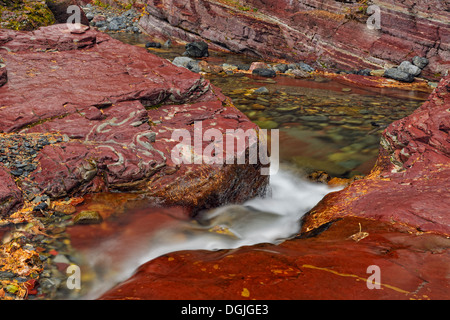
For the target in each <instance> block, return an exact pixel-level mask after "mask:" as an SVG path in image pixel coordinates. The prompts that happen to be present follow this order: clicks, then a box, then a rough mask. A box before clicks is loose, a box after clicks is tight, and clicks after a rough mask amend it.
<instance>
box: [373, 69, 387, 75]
mask: <svg viewBox="0 0 450 320" xmlns="http://www.w3.org/2000/svg"><path fill="white" fill-rule="evenodd" d="M385 72H386V71H385V70H384V69H377V70H372V71H370V75H371V76H374V77H384V74H385Z"/></svg>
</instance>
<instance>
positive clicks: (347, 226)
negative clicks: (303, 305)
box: [100, 218, 450, 312]
mask: <svg viewBox="0 0 450 320" xmlns="http://www.w3.org/2000/svg"><path fill="white" fill-rule="evenodd" d="M360 228H361V230H362V232H364V234H363V236H360V237H359V238H358V237H357V236H358V235H359V234H360ZM362 232H361V233H362ZM449 247H450V241H449V239H447V238H445V237H442V236H438V235H432V234H422V235H412V234H408V233H405V232H403V231H401V230H399V229H396V228H394V227H392V225H390V224H386V223H382V222H377V221H372V220H365V219H358V218H344V219H342V220H340V221H337V222H335V223H333V224H331V226H328V230H326V231H324V232H323V233H321V234H320V235H318V236H313V237H311V238H303V239H300V238H298V239H291V240H289V241H286V242H284V243H282V244H280V245H270V244H260V245H256V246H251V247H242V248H239V249H235V250H220V251H216V252H211V251H180V252H175V253H171V254H166V255H163V256H161V257H159V258H157V259H155V260H152V261H150V262H148V263H146V264H144V265H143V266H141V267H140V268H139V269H138V270H137V272H136V274H135V275H134V276H133V277H132V278H130V279H129V280H127V281H126V282H124V283H122V284H120V285H118V286H117V287H115V288H113V289H112V290H110V291H109V292H106V293H105V294H103V295H102V296H101V297H100V299H103V300H114V299H124V300H126V299H133V300H134V299H168V300H186V299H188V300H190V299H193V300H197V299H198V300H203V299H207V300H211V299H217V300H251V299H256V300H287V299H294V300H302V299H307V300H318V299H352V300H354V299H385V300H388V299H395V300H404V299H405V300H407V299H448V298H449V297H450V293H449V292H450V291H449V289H450V283H449V281H448V274H449V272H450V269H449V262H450V255H449ZM374 270H377V271H374ZM378 271H379V273H378V276H379V277H378V278H377V277H376V273H375V272H378ZM368 282H369V285H368ZM372 285H374V286H375V287H374V286H372ZM180 312H181V310H180Z"/></svg>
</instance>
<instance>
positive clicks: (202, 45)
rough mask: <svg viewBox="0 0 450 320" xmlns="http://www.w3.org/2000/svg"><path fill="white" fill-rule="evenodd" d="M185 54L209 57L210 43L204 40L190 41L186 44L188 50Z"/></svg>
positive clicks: (194, 56) (193, 56)
mask: <svg viewBox="0 0 450 320" xmlns="http://www.w3.org/2000/svg"><path fill="white" fill-rule="evenodd" d="M183 55H184V56H188V57H192V58H204V57H209V52H208V44H207V43H206V42H204V41H197V42H191V43H188V44H186V51H185V52H184V53H183Z"/></svg>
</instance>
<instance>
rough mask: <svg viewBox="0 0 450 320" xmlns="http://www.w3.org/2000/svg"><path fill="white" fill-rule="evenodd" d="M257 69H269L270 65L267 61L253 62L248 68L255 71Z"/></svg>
mask: <svg viewBox="0 0 450 320" xmlns="http://www.w3.org/2000/svg"><path fill="white" fill-rule="evenodd" d="M255 69H269V66H268V65H267V64H266V63H265V62H252V64H251V65H250V68H249V69H248V70H249V71H252V72H253V70H255Z"/></svg>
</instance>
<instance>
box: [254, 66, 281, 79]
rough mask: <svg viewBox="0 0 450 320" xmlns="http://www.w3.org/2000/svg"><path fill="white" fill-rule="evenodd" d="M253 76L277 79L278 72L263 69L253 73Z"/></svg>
mask: <svg viewBox="0 0 450 320" xmlns="http://www.w3.org/2000/svg"><path fill="white" fill-rule="evenodd" d="M252 74H253V75H255V76H260V77H265V78H274V77H276V75H277V74H276V72H275V71H273V70H271V69H263V68H257V69H254V70H253V71H252Z"/></svg>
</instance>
